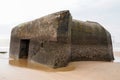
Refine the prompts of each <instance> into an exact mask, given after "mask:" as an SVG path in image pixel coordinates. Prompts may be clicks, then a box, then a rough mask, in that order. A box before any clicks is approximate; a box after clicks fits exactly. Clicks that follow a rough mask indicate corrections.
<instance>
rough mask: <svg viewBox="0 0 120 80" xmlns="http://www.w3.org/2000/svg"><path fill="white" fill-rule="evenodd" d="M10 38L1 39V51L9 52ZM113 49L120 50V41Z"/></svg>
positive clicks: (115, 43) (114, 44)
mask: <svg viewBox="0 0 120 80" xmlns="http://www.w3.org/2000/svg"><path fill="white" fill-rule="evenodd" d="M9 47H10V39H7V38H5V39H0V51H7V52H9ZM113 51H120V42H114V43H113Z"/></svg>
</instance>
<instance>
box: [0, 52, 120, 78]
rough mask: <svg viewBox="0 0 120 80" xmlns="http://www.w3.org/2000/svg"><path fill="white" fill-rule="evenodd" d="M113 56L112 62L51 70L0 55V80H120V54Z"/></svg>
mask: <svg viewBox="0 0 120 80" xmlns="http://www.w3.org/2000/svg"><path fill="white" fill-rule="evenodd" d="M114 56H115V61H114V62H103V61H78V62H71V63H69V65H68V66H67V67H64V68H58V69H52V68H48V67H46V66H43V65H38V64H35V63H29V64H28V63H27V61H26V60H19V61H14V60H12V59H9V57H8V54H0V80H120V52H115V53H114ZM32 64H33V66H31V65H32Z"/></svg>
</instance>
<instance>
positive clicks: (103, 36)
mask: <svg viewBox="0 0 120 80" xmlns="http://www.w3.org/2000/svg"><path fill="white" fill-rule="evenodd" d="M10 57H11V58H14V59H20V58H22V59H28V61H35V62H38V63H41V64H45V65H48V66H50V67H53V68H58V67H64V66H66V65H67V64H68V63H69V62H70V61H83V60H84V61H85V60H91V61H96V60H97V61H112V60H114V57H113V51H112V41H111V36H110V33H109V32H108V31H107V30H106V29H105V28H103V27H102V26H101V25H100V24H99V23H97V22H91V21H86V22H83V21H79V20H74V19H72V16H71V14H70V12H69V11H68V10H65V11H60V12H56V13H53V14H49V15H47V16H44V17H41V18H39V19H36V20H33V21H30V22H26V23H22V24H20V25H18V26H16V27H15V28H13V29H12V32H11V41H10Z"/></svg>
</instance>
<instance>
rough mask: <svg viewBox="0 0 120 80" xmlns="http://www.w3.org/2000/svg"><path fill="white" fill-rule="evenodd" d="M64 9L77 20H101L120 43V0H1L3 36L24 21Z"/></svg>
mask: <svg viewBox="0 0 120 80" xmlns="http://www.w3.org/2000/svg"><path fill="white" fill-rule="evenodd" d="M61 10H70V12H71V15H72V17H73V18H74V19H78V20H83V21H87V20H88V21H95V22H98V23H100V24H101V25H103V26H104V27H105V28H106V29H107V30H108V31H109V32H110V33H111V35H112V39H113V42H120V27H119V25H120V0H0V28H1V29H0V38H10V33H11V29H12V28H13V27H15V26H16V25H18V24H20V23H23V22H27V21H31V20H34V19H37V18H40V17H42V16H45V15H47V14H50V13H53V12H57V11H61Z"/></svg>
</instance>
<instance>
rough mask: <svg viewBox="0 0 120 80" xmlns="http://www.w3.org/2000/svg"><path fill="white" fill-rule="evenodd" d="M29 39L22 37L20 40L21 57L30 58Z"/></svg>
mask: <svg viewBox="0 0 120 80" xmlns="http://www.w3.org/2000/svg"><path fill="white" fill-rule="evenodd" d="M29 43H30V40H29V39H21V40H20V54H19V58H22V59H27V58H28V52H29Z"/></svg>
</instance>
